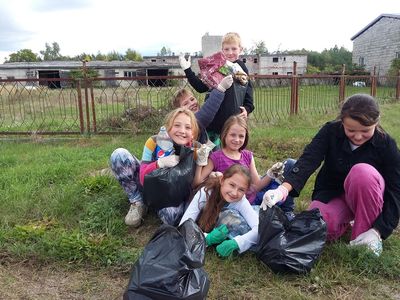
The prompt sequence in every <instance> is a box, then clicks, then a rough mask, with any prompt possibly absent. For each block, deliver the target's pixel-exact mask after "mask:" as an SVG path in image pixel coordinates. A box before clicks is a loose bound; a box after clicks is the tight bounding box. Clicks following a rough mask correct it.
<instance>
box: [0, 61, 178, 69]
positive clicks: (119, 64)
mask: <svg viewBox="0 0 400 300" xmlns="http://www.w3.org/2000/svg"><path fill="white" fill-rule="evenodd" d="M86 66H87V67H88V68H91V69H161V68H180V67H179V64H178V62H177V63H176V64H173V63H164V62H149V61H89V62H87V63H86ZM82 67H83V63H82V62H81V61H38V62H12V63H5V64H0V69H3V70H4V69H7V70H9V69H47V70H50V69H79V68H82Z"/></svg>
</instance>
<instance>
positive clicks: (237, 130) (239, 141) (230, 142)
mask: <svg viewBox="0 0 400 300" xmlns="http://www.w3.org/2000/svg"><path fill="white" fill-rule="evenodd" d="M245 139H246V129H245V128H243V127H242V126H240V125H239V124H233V125H232V126H231V127H230V128H229V129H228V132H227V134H226V137H225V147H226V148H227V149H228V150H231V151H239V149H240V147H242V146H243V144H244V141H245Z"/></svg>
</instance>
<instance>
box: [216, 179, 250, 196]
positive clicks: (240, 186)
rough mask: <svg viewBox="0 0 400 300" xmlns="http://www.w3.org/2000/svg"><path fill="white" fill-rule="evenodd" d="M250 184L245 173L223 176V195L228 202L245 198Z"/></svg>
mask: <svg viewBox="0 0 400 300" xmlns="http://www.w3.org/2000/svg"><path fill="white" fill-rule="evenodd" d="M248 188H249V186H248V181H247V179H246V177H245V176H244V175H243V174H240V173H236V174H234V175H233V176H232V177H229V178H226V179H225V178H223V177H222V178H221V197H222V198H223V199H224V200H225V201H226V202H237V201H239V200H240V199H242V198H243V196H244V194H245V193H246V192H247V190H248Z"/></svg>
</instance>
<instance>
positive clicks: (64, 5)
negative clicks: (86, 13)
mask: <svg viewBox="0 0 400 300" xmlns="http://www.w3.org/2000/svg"><path fill="white" fill-rule="evenodd" d="M90 5H91V3H90V1H88V0H69V1H54V0H36V1H34V2H33V3H32V9H33V10H35V11H38V12H48V11H65V10H78V9H82V8H86V7H89V6H90Z"/></svg>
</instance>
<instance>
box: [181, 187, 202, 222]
mask: <svg viewBox="0 0 400 300" xmlns="http://www.w3.org/2000/svg"><path fill="white" fill-rule="evenodd" d="M205 202H206V194H205V192H204V189H201V190H199V191H198V192H197V193H196V195H194V197H193V199H192V201H190V203H189V206H188V208H187V209H186V211H185V213H184V214H183V216H182V219H181V221H180V222H179V226H180V225H182V224H183V223H184V222H185V221H186V220H188V219H192V220H193V221H195V222H196V220H197V217H198V216H199V214H200V209H201V207H203V206H204V205H205Z"/></svg>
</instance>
